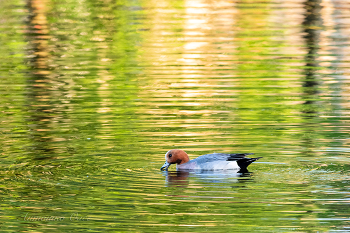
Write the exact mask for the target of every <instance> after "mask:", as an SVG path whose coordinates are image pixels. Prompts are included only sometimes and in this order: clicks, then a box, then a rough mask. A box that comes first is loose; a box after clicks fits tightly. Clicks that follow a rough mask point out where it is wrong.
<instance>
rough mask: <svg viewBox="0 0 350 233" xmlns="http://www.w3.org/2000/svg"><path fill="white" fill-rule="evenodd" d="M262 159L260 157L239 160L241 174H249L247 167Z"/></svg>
mask: <svg viewBox="0 0 350 233" xmlns="http://www.w3.org/2000/svg"><path fill="white" fill-rule="evenodd" d="M261 158H262V157H258V158H242V159H239V160H237V164H238V166H239V167H240V168H241V169H240V170H239V173H245V172H248V169H247V167H248V166H249V165H250V164H251V163H252V162H255V161H256V160H258V159H261Z"/></svg>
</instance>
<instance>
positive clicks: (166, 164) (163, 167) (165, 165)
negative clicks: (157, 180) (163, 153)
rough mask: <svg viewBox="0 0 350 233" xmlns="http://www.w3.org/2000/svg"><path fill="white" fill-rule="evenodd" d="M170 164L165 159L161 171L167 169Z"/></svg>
mask: <svg viewBox="0 0 350 233" xmlns="http://www.w3.org/2000/svg"><path fill="white" fill-rule="evenodd" d="M170 165H171V164H170V163H168V162H167V161H165V163H164V165H163V166H162V167H161V168H160V170H161V171H168V167H169V166H170Z"/></svg>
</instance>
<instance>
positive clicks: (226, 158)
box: [160, 149, 262, 173]
mask: <svg viewBox="0 0 350 233" xmlns="http://www.w3.org/2000/svg"><path fill="white" fill-rule="evenodd" d="M247 155H253V153H246V154H224V153H213V154H205V155H201V156H199V157H198V158H195V159H192V160H190V158H189V156H188V154H187V153H186V152H185V151H183V150H180V149H172V150H169V151H168V152H167V153H166V154H165V163H164V165H163V166H162V167H161V168H160V170H161V171H164V170H165V171H168V168H169V167H170V165H171V164H176V170H177V171H183V170H194V171H198V170H201V171H217V170H234V171H236V172H238V173H245V172H248V170H247V167H248V166H249V165H250V164H251V163H252V162H254V161H256V160H258V159H261V158H262V157H257V158H247V157H246V156H247Z"/></svg>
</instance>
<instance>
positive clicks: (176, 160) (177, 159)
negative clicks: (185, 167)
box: [160, 149, 190, 171]
mask: <svg viewBox="0 0 350 233" xmlns="http://www.w3.org/2000/svg"><path fill="white" fill-rule="evenodd" d="M188 161H190V158H189V157H188V155H187V153H186V152H185V151H183V150H179V149H173V150H169V151H168V152H167V153H166V154H165V163H164V165H163V166H162V167H161V168H160V170H161V171H163V170H166V171H167V170H168V167H169V166H170V165H171V164H184V163H187V162H188Z"/></svg>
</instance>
